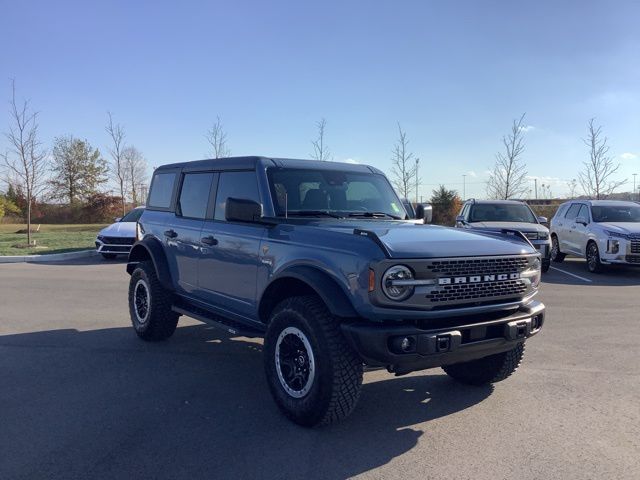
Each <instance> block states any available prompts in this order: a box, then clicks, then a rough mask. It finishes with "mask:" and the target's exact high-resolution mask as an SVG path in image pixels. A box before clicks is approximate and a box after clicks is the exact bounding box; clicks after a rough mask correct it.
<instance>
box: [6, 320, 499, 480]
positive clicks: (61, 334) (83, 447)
mask: <svg viewBox="0 0 640 480" xmlns="http://www.w3.org/2000/svg"><path fill="white" fill-rule="evenodd" d="M261 350H262V345H261V343H260V342H259V341H257V340H250V339H245V338H231V337H229V336H227V335H226V334H225V333H224V332H222V331H221V330H218V329H214V328H212V327H209V326H204V325H200V324H198V325H191V326H183V327H180V328H179V329H178V330H177V332H176V334H175V335H174V337H173V338H172V339H171V340H169V341H167V342H159V343H146V342H142V341H140V340H139V339H137V337H135V335H134V334H133V332H132V330H131V329H130V328H112V329H104V330H92V331H84V332H79V331H76V330H51V331H41V332H34V333H24V334H15V335H5V336H0V372H2V377H3V382H2V383H3V390H2V392H1V393H0V417H1V421H0V424H2V425H3V434H2V435H0V451H2V452H3V457H4V460H3V462H0V478H16V477H20V478H22V477H24V478H45V477H46V478H138V477H140V476H144V477H145V478H178V479H179V478H185V479H194V478H323V479H326V478H331V479H333V478H335V479H343V478H350V477H353V476H355V475H358V474H360V473H363V472H367V471H370V470H372V469H375V468H377V467H379V466H381V465H385V464H387V463H388V462H390V461H391V460H392V459H394V458H395V457H397V456H399V455H402V454H404V453H406V452H408V451H410V450H411V449H412V448H413V447H414V446H415V445H416V444H417V442H418V440H419V439H420V438H421V437H422V436H423V435H425V434H426V435H427V436H428V434H429V432H428V429H429V424H428V422H429V421H431V420H435V419H438V418H441V417H445V416H447V415H451V414H454V413H456V412H460V411H462V410H464V409H467V408H469V407H471V406H473V405H475V404H477V403H479V402H481V401H483V400H484V399H486V398H487V397H488V396H489V395H491V393H492V391H493V388H492V387H488V386H487V387H479V388H477V387H466V386H462V385H458V384H456V383H455V382H453V381H452V380H450V379H449V378H448V377H447V376H446V375H444V374H443V375H435V376H434V375H428V376H409V377H401V378H393V377H391V376H389V377H388V379H386V378H385V379H383V380H380V379H379V378H380V376H381V375H382V374H381V373H379V372H376V373H375V374H374V373H368V374H365V385H364V386H363V390H362V397H361V400H360V403H359V405H358V407H357V409H356V411H355V412H354V414H353V415H352V416H351V417H350V418H348V419H347V420H345V421H343V422H342V423H340V424H337V425H334V426H329V427H325V428H319V429H305V428H302V427H298V426H297V425H294V424H292V423H291V422H289V421H288V420H286V419H285V418H284V416H282V415H281V414H280V412H279V411H278V409H277V407H276V406H275V403H274V402H273V400H272V399H271V397H270V394H269V391H268V387H267V385H266V381H265V379H264V374H263V367H262V355H261ZM371 375H373V376H374V377H375V378H374V379H372V378H368V377H370V376H371ZM425 422H427V423H426V425H425ZM443 448H446V446H443ZM454 453H455V452H452V458H453V457H454V456H455V455H454ZM425 476H429V472H425Z"/></svg>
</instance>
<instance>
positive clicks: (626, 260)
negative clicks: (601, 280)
mask: <svg viewBox="0 0 640 480" xmlns="http://www.w3.org/2000/svg"><path fill="white" fill-rule="evenodd" d="M598 248H599V249H600V261H601V262H602V263H617V264H625V265H640V240H628V239H623V238H617V237H616V238H612V237H609V238H605V239H601V240H599V242H598Z"/></svg>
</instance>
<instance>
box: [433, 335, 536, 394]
mask: <svg viewBox="0 0 640 480" xmlns="http://www.w3.org/2000/svg"><path fill="white" fill-rule="evenodd" d="M523 356H524V342H522V343H518V345H517V346H516V347H515V348H513V349H512V350H509V351H508V352H503V353H497V354H495V355H490V356H488V357H484V358H480V359H478V360H471V361H470V362H464V363H456V364H454V365H446V366H444V367H442V369H443V370H444V371H445V372H446V373H447V375H449V376H450V377H451V378H453V379H454V380H457V381H458V382H460V383H465V384H467V385H487V384H490V383H496V382H501V381H502V380H504V379H505V378H507V377H509V376H510V375H511V374H512V373H513V372H515V371H516V369H517V368H518V366H519V365H520V362H521V361H522V357H523Z"/></svg>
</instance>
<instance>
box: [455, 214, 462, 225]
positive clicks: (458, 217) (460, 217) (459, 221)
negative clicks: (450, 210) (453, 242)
mask: <svg viewBox="0 0 640 480" xmlns="http://www.w3.org/2000/svg"><path fill="white" fill-rule="evenodd" d="M456 225H464V216H462V215H458V216H457V217H456Z"/></svg>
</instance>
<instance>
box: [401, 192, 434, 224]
mask: <svg viewBox="0 0 640 480" xmlns="http://www.w3.org/2000/svg"><path fill="white" fill-rule="evenodd" d="M402 206H403V207H404V210H405V211H406V212H407V218H408V219H418V220H422V223H431V220H432V219H433V207H432V206H431V204H429V203H418V204H416V206H415V208H414V207H413V204H412V203H411V202H410V201H409V200H407V199H406V198H403V199H402Z"/></svg>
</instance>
